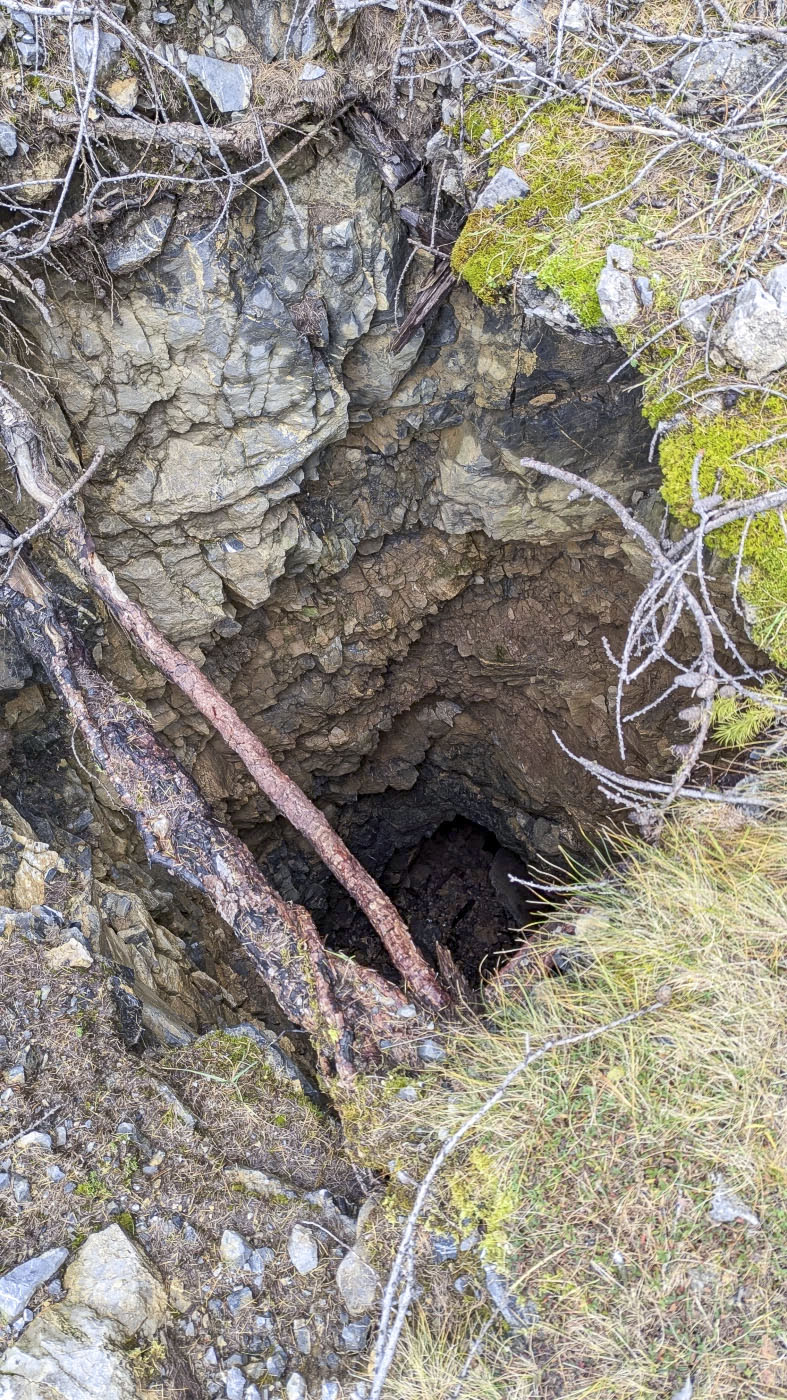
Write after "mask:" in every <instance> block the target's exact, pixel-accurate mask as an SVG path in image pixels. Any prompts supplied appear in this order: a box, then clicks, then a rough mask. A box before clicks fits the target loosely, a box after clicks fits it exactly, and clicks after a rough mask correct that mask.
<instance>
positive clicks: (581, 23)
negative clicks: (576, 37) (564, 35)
mask: <svg viewBox="0 0 787 1400" xmlns="http://www.w3.org/2000/svg"><path fill="white" fill-rule="evenodd" d="M565 27H566V29H567V30H568V32H569V34H584V33H585V32H586V30H587V27H588V10H587V5H585V4H584V3H583V0H571V4H570V5H569V6H568V8H567V10H566V18H565Z"/></svg>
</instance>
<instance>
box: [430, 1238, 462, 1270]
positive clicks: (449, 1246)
mask: <svg viewBox="0 0 787 1400" xmlns="http://www.w3.org/2000/svg"><path fill="white" fill-rule="evenodd" d="M431 1245H432V1258H433V1259H434V1261H435V1263H436V1264H447V1263H448V1261H449V1260H450V1259H456V1258H458V1255H459V1245H458V1242H457V1240H456V1239H455V1238H454V1236H453V1235H432V1236H431Z"/></svg>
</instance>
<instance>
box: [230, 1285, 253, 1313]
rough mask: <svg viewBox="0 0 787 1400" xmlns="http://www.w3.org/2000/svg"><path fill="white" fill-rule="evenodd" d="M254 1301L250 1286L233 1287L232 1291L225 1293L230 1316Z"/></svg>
mask: <svg viewBox="0 0 787 1400" xmlns="http://www.w3.org/2000/svg"><path fill="white" fill-rule="evenodd" d="M253 1302H254V1294H253V1293H252V1291H251V1289H250V1288H235V1289H233V1291H232V1293H228V1294H227V1311H228V1312H229V1314H230V1316H231V1317H237V1316H238V1313H241V1312H243V1310H244V1308H249V1307H251V1305H252V1303H253Z"/></svg>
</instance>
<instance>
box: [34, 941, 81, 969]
mask: <svg viewBox="0 0 787 1400" xmlns="http://www.w3.org/2000/svg"><path fill="white" fill-rule="evenodd" d="M44 960H45V962H46V964H47V966H48V967H51V968H52V970H53V971H55V972H56V971H58V970H59V969H61V968H64V967H75V968H88V967H92V966H93V958H92V956H91V954H90V953H89V952H88V950H87V948H86V947H85V945H84V943H80V941H79V939H78V938H67V939H66V940H65V942H63V943H58V945H57V947H56V948H47V950H46V952H45V953H44Z"/></svg>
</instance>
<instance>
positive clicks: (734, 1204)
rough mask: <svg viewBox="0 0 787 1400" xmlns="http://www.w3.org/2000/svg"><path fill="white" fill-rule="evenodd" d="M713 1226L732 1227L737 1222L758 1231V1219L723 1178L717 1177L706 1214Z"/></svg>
mask: <svg viewBox="0 0 787 1400" xmlns="http://www.w3.org/2000/svg"><path fill="white" fill-rule="evenodd" d="M708 1214H709V1216H710V1219H711V1221H712V1223H713V1224H714V1225H734V1224H736V1223H737V1222H738V1221H740V1222H741V1223H742V1224H745V1225H750V1226H751V1228H752V1229H753V1230H759V1228H760V1217H759V1216H758V1215H757V1213H756V1212H755V1211H753V1210H752V1209H751V1207H750V1206H747V1205H746V1202H745V1201H743V1200H741V1197H740V1196H739V1195H737V1193H736V1192H735V1191H733V1190H732V1189H731V1188H730V1187H729V1186H728V1185H727V1183H726V1182H725V1180H724V1178H723V1177H721V1176H717V1178H716V1186H715V1189H714V1192H713V1196H712V1199H711V1205H710V1211H709V1212H708Z"/></svg>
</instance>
